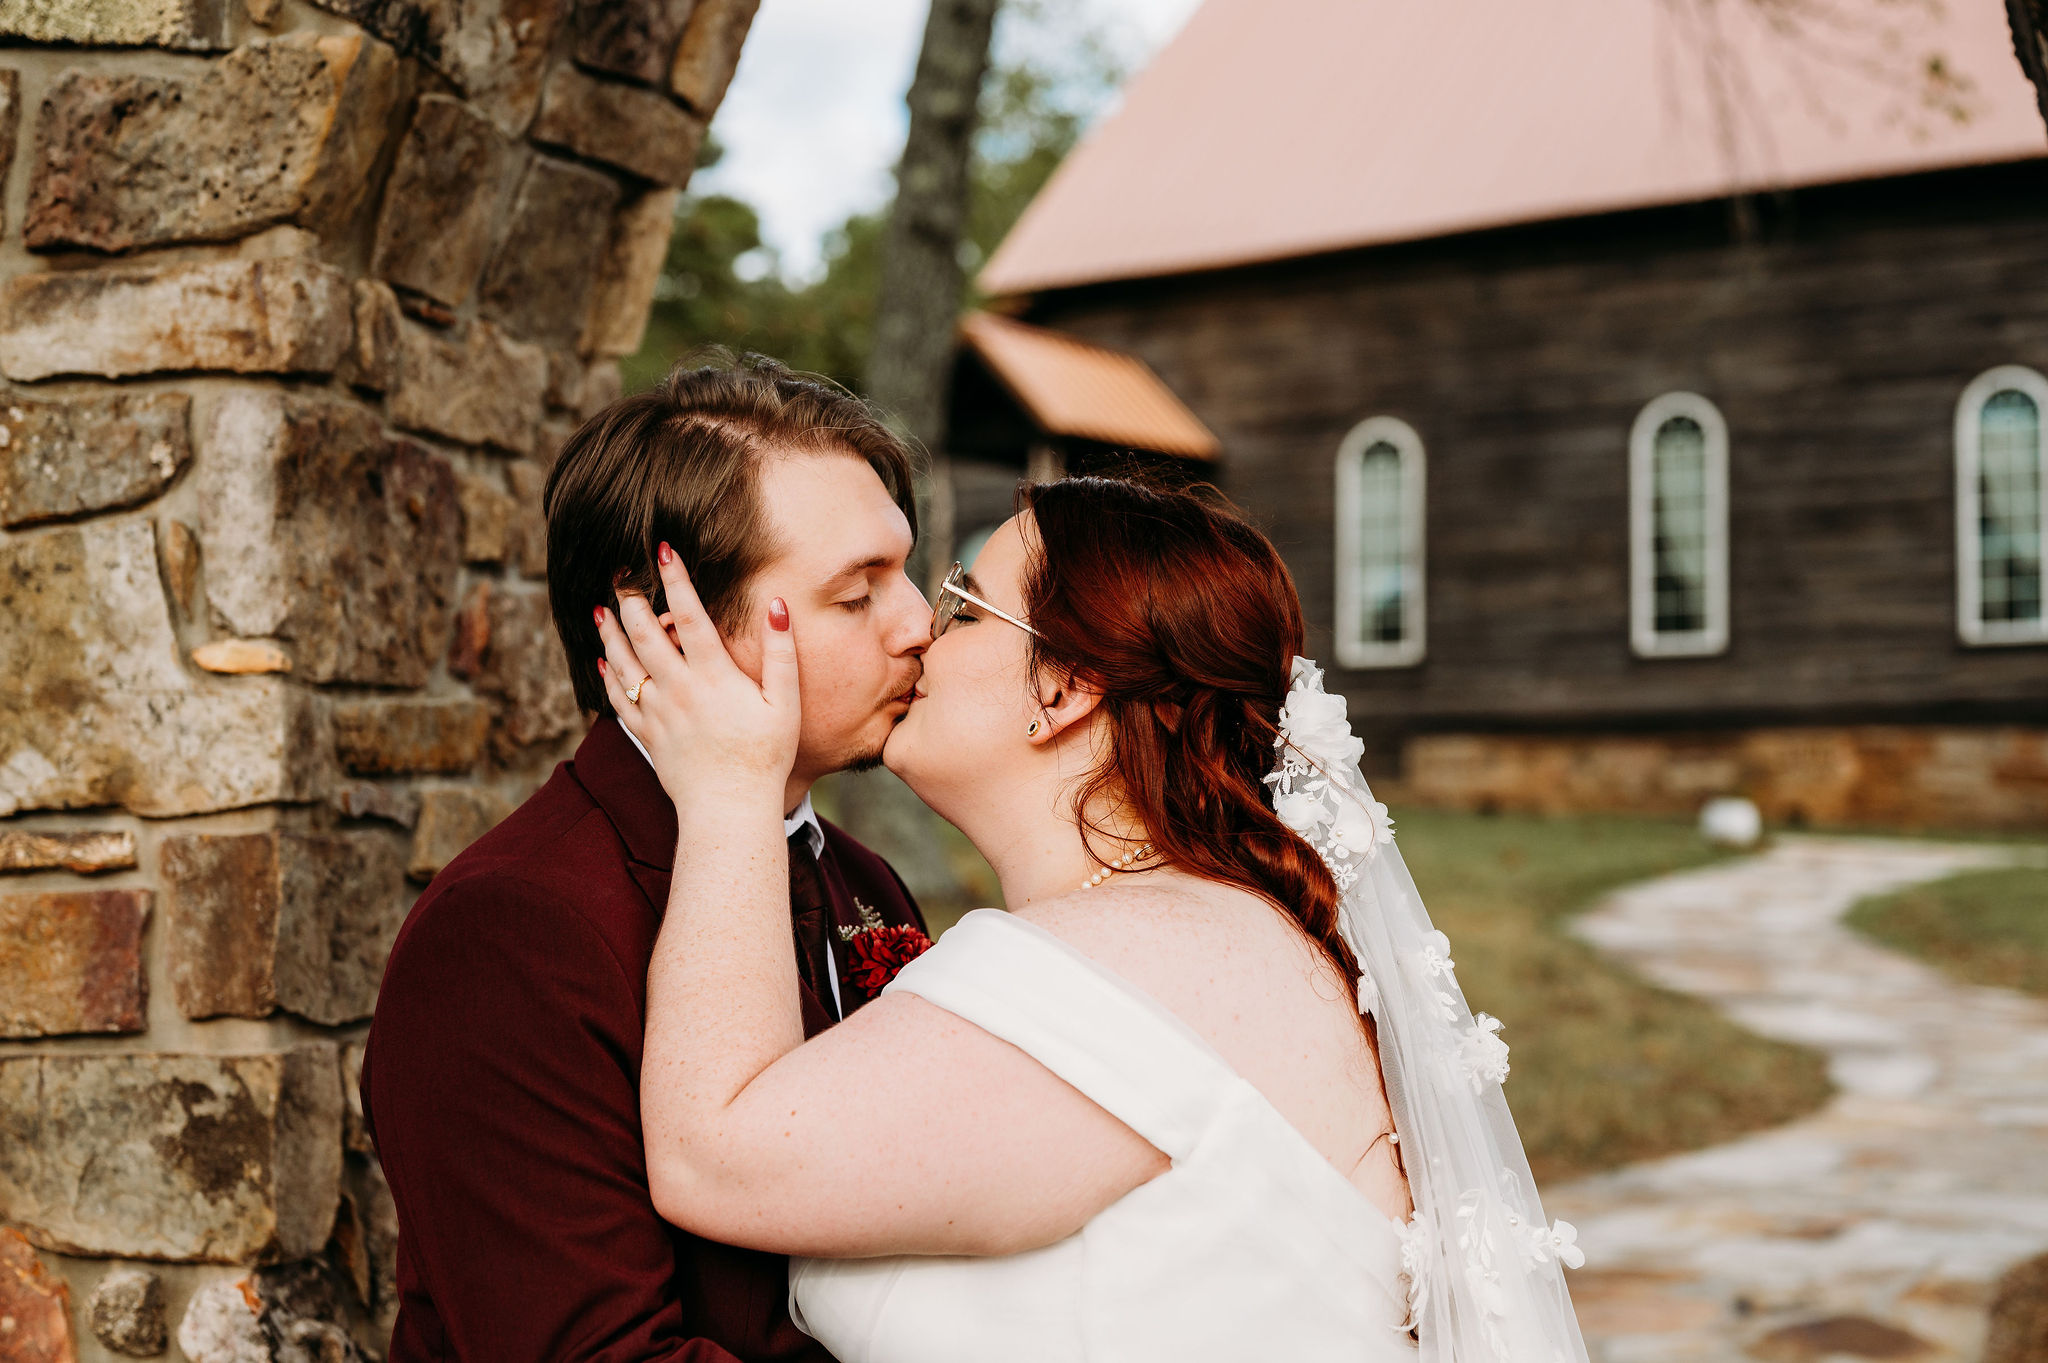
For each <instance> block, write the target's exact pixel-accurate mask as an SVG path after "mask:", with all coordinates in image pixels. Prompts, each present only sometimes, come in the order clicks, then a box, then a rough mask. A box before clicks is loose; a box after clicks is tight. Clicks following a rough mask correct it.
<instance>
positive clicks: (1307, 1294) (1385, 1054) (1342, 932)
mask: <svg viewBox="0 0 2048 1363" xmlns="http://www.w3.org/2000/svg"><path fill="white" fill-rule="evenodd" d="M1020 504H1021V507H1022V510H1021V511H1020V513H1019V514H1018V515H1017V516H1016V517H1014V518H1013V519H1012V520H1010V521H1009V522H1008V523H1006V524H1005V525H1004V526H1003V527H1002V528H1001V529H1000V530H999V531H998V532H996V534H995V535H994V536H993V537H992V538H991V539H990V540H989V542H988V545H987V547H986V548H985V549H984V550H983V551H982V553H981V555H980V557H979V558H978V559H977V561H976V563H975V565H974V566H975V572H974V573H972V574H969V573H963V572H961V571H960V570H959V569H958V568H957V567H956V568H955V569H954V572H953V574H952V575H951V576H950V577H949V578H948V579H947V581H946V584H945V586H944V588H943V589H942V590H941V592H940V595H939V600H938V603H937V608H936V610H935V611H934V614H933V623H932V635H933V638H932V643H931V645H930V647H929V649H928V650H927V651H926V652H925V655H924V659H923V662H924V676H923V680H922V681H921V683H920V684H919V686H918V688H917V698H916V700H915V701H914V703H913V704H912V705H911V707H910V710H909V713H908V714H907V715H906V716H905V717H904V718H903V720H902V721H901V722H900V723H899V725H898V726H897V728H896V730H895V732H894V734H893V735H892V736H891V738H890V739H889V742H888V747H887V750H886V754H885V759H886V761H887V763H888V765H889V767H890V769H891V770H893V771H895V772H896V773H897V774H899V775H900V776H901V777H902V778H903V779H904V780H905V781H906V782H908V783H909V784H910V786H911V788H912V789H913V790H915V791H916V792H917V794H918V795H919V796H920V797H922V798H923V799H924V800H925V801H926V802H927V803H928V804H930V805H931V807H932V808H933V809H934V810H936V811H938V813H940V814H941V815H943V816H944V817H945V818H947V819H949V820H951V821H952V822H953V823H954V824H956V825H958V826H959V828H960V829H961V830H962V831H963V832H964V833H966V835H967V836H968V837H969V838H970V839H972V841H973V842H974V845H975V846H976V847H977V848H978V849H979V850H980V851H981V852H982V854H983V855H984V856H986V857H987V859H988V861H989V863H990V864H991V865H992V866H993V867H994V868H995V870H996V872H997V874H998V875H999V877H1000V878H1001V882H1002V891H1003V899H1004V901H1005V903H1006V904H1007V905H1008V906H1009V908H1008V910H1007V911H999V910H994V909H982V910H977V911H975V912H973V913H970V914H968V915H967V916H966V917H965V918H963V919H962V920H961V921H960V923H959V924H958V925H957V926H956V927H954V928H953V929H952V930H951V931H950V932H949V933H948V934H947V935H946V937H945V940H944V941H942V942H941V943H939V944H938V945H936V946H934V947H932V948H931V949H930V950H929V951H927V952H925V953H924V954H922V955H920V956H918V957H917V958H916V959H914V960H912V961H911V962H910V963H909V964H908V965H906V966H904V967H903V968H902V969H901V970H900V972H899V973H897V974H896V975H895V977H894V979H893V981H891V982H889V983H888V984H887V986H886V988H884V989H883V990H882V991H881V996H880V997H879V998H877V999H876V1000H875V1001H874V1002H873V1003H871V1004H869V1005H868V1006H866V1007H864V1008H861V1009H860V1010H859V1011H858V1012H856V1013H854V1014H852V1015H851V1016H850V1017H848V1019H847V1020H846V1021H845V1022H843V1023H841V1024H839V1025H838V1026H836V1027H834V1028H832V1029H831V1030H829V1031H826V1032H824V1033H822V1034H821V1035H819V1036H818V1037H816V1038H815V1039H814V1040H811V1041H809V1042H806V1041H805V1040H804V1037H803V1027H802V1023H801V1019H800V1015H799V1010H798V994H797V987H796V977H795V975H794V974H793V972H792V971H791V970H790V966H789V963H790V959H791V956H792V954H793V952H794V946H793V943H792V939H791V927H790V917H789V913H788V906H787V898H786V893H785V890H784V888H783V887H785V886H786V885H787V883H788V881H787V877H786V874H785V869H784V868H785V858H786V847H785V844H784V841H783V838H784V833H783V822H782V816H783V809H782V798H783V790H784V781H785V777H786V774H787V773H788V771H789V768H790V764H791V762H792V760H793V756H794V753H795V751H796V740H797V729H798V713H797V679H796V654H795V648H794V644H793V641H792V639H791V635H790V633H789V617H788V612H787V610H786V609H785V608H784V607H783V605H782V603H781V602H780V601H779V600H777V601H771V602H767V603H763V605H762V607H761V612H760V620H761V625H760V628H761V632H762V643H763V653H762V656H763V662H762V665H761V675H760V676H759V677H758V678H754V677H750V676H748V675H747V674H745V673H744V672H742V671H741V670H740V669H739V668H738V667H737V666H736V665H735V664H734V663H733V662H732V661H731V658H730V656H729V654H728V653H727V651H726V649H725V646H724V644H723V643H722V641H721V639H720V637H719V635H718V633H717V631H716V629H715V628H714V627H713V626H712V625H711V623H710V622H709V621H708V620H707V619H705V617H704V614H703V611H702V610H701V608H699V607H698V605H697V598H696V596H695V593H694V592H693V591H692V590H691V588H690V586H689V582H688V579H687V576H686V575H685V574H684V573H683V571H682V569H681V567H680V565H679V563H677V562H676V561H675V560H674V558H673V556H668V558H669V561H668V562H667V563H666V564H665V565H664V566H663V568H662V573H663V578H664V583H665V586H666V588H667V594H668V600H669V602H670V604H671V605H672V607H673V608H674V610H675V619H674V622H673V628H674V630H675V639H676V640H679V641H680V644H681V648H680V651H679V650H678V649H677V647H676V645H675V643H673V642H671V638H670V636H669V635H668V634H667V633H665V632H664V631H663V629H662V627H661V624H660V623H658V622H657V621H656V619H655V617H654V615H653V612H652V610H651V609H650V608H649V606H648V605H647V603H646V602H645V601H644V600H643V599H641V598H639V597H630V598H627V599H626V600H624V601H623V602H622V604H621V609H620V615H619V620H620V622H621V623H622V624H623V626H624V629H623V632H622V631H621V629H620V627H619V625H617V624H614V625H611V626H609V627H608V628H607V630H606V632H605V642H606V647H607V659H608V666H607V667H606V668H605V672H606V678H607V686H608V688H609V689H610V691H611V692H612V697H611V698H612V700H613V702H614V705H615V706H616V708H617V710H618V713H619V715H620V716H621V719H622V721H623V722H624V723H625V724H626V726H627V727H628V728H629V729H630V730H631V731H632V733H633V734H634V735H635V736H636V737H637V738H639V739H640V740H641V742H642V743H643V744H644V745H645V746H646V747H647V749H648V751H649V752H650V754H651V755H652V758H653V761H654V764H655V767H656V769H657V771H658V772H659V774H660V776H661V780H662V783H663V785H664V787H665V788H666V789H667V791H668V793H669V794H670V795H671V796H672V797H673V798H674V800H675V804H676V811H677V817H678V819H679V820H680V822H681V824H682V828H683V837H682V839H681V842H680V844H679V845H681V846H683V847H687V848H690V849H692V855H691V856H690V858H689V859H688V860H687V861H683V862H679V864H678V865H677V866H676V870H675V878H674V881H673V885H672V890H671V894H670V898H669V903H668V908H667V914H666V918H665V920H664V922H663V925H662V928H661V936H660V940H659V942H658V944H657V946H656V948H655V953H654V958H653V963H652V966H651V968H650V971H649V978H648V994H647V1046H646V1059H645V1063H644V1068H643V1070H642V1075H641V1101H642V1117H643V1124H644V1129H645V1136H646V1145H647V1167H648V1174H649V1179H650V1183H651V1187H652V1191H653V1196H654V1201H655V1205H656V1207H657V1208H658V1209H659V1210H660V1211H661V1213H662V1215H663V1216H665V1217H667V1218H668V1219H669V1220H670V1221H672V1222H674V1223H675V1224H677V1225H679V1226H682V1227H684V1228H685V1229H687V1230H690V1231H692V1232H694V1233H696V1234H699V1235H702V1236H705V1237H708V1238H710V1239H714V1240H721V1241H725V1242H728V1243H731V1244H736V1245H742V1246H746V1247H750V1248H756V1249H762V1250H768V1251H773V1252H777V1253H785V1254H789V1255H792V1256H796V1257H795V1258H793V1259H792V1263H791V1271H790V1282H791V1311H792V1315H793V1316H794V1317H795V1318H796V1320H797V1321H798V1323H799V1324H800V1325H801V1326H802V1327H803V1328H804V1329H805V1330H807V1331H808V1332H809V1333H811V1334H812V1335H814V1336H815V1337H816V1338H817V1339H818V1340H819V1341H820V1342H822V1343H823V1344H824V1345H825V1347H826V1348H828V1349H829V1350H830V1351H831V1352H832V1353H833V1354H834V1355H835V1356H837V1357H838V1358H840V1359H841V1360H843V1361H844V1363H999V1361H1006V1360H1017V1363H1026V1361H1027V1360H1028V1363H1065V1361H1067V1360H1117V1361H1118V1363H1124V1361H1126V1360H1128V1361H1131V1363H1145V1361H1148V1360H1160V1363H1165V1361H1166V1360H1173V1361H1174V1363H1199V1361H1200V1360H1218V1363H1221V1361H1222V1360H1231V1361H1232V1363H1238V1361H1241V1360H1244V1359H1250V1358H1271V1359H1285V1360H1323V1359H1346V1360H1354V1361H1355V1360H1365V1361H1366V1363H1379V1361H1380V1360H1394V1359H1402V1358H1417V1357H1418V1355H1419V1358H1420V1360H1423V1361H1424V1363H1479V1360H1502V1361H1504V1363H1505V1361H1507V1360H1513V1361H1514V1363H1521V1361H1522V1360H1529V1363H1580V1361H1581V1360H1583V1359H1584V1358H1585V1350H1584V1346H1583V1344H1582V1343H1581V1342H1580V1339H1579V1333H1578V1328H1577V1325H1576V1323H1575V1321H1574V1318H1573V1315H1572V1310H1571V1304H1570V1300H1569V1297H1568V1296H1567V1294H1566V1292H1565V1288H1564V1284H1563V1278H1562V1275H1561V1273H1560V1271H1559V1269H1560V1264H1561V1263H1572V1264H1576V1262H1578V1261H1579V1260H1580V1259H1581V1256H1580V1254H1579V1252H1578V1250H1577V1249H1576V1247H1575V1246H1574V1245H1573V1244H1572V1243H1571V1242H1572V1231H1571V1228H1570V1227H1569V1226H1568V1225H1566V1224H1565V1223H1563V1222H1559V1223H1557V1224H1556V1225H1555V1226H1552V1225H1550V1224H1548V1223H1547V1222H1546V1221H1545V1220H1544V1218H1543V1214H1542V1211H1541V1209H1540V1207H1539V1205H1538V1202H1537V1198H1536V1193H1535V1189H1534V1187H1533V1185H1532V1183H1531V1181H1530V1176H1529V1170H1528V1164H1527V1162H1526V1160H1525V1159H1524V1157H1523V1153H1522V1147H1521V1142H1520V1140H1519V1138H1518V1137H1517V1135H1516V1133H1515V1129H1514V1125H1513V1122H1512V1120H1511V1119H1510V1118H1509V1116H1508V1112H1507V1108H1506V1105H1505V1103H1504V1101H1503V1099H1502V1097H1501V1093H1500V1081H1501V1080H1502V1079H1503V1078H1504V1077H1505V1076H1506V1074H1507V1069H1508V1065H1507V1048H1506V1046H1505V1045H1504V1044H1503V1043H1502V1042H1501V1041H1500V1039H1499V1038H1498V1037H1497V1036H1496V1035H1495V1032H1496V1031H1497V1030H1498V1029H1499V1026H1500V1024H1499V1023H1498V1022H1496V1021H1494V1020H1493V1019H1491V1018H1489V1017H1487V1016H1486V1015H1485V1014H1480V1015H1479V1017H1478V1018H1477V1019H1474V1018H1473V1017H1472V1015H1471V1014H1470V1013H1469V1012H1468V1011H1467V1010H1466V1006H1465V1003H1464V999H1463V995H1462V994H1461V993H1460V991H1459V989H1458V987H1457V983H1456V976H1455V973H1454V962H1453V961H1452V959H1451V957H1450V955H1449V943H1448V942H1447V941H1446V940H1445V939H1444V938H1443V936H1442V935H1441V934H1439V933H1436V932H1434V931H1433V930H1432V928H1431V927H1430V924H1429V920H1428V918H1427V916H1426V915H1425V914H1424V912H1423V910H1422V908H1421V904H1420V900H1419V898H1418V897H1417V896H1416V894H1415V890H1414V886H1413V883H1412V882H1411V881H1410V880H1409V878H1408V876H1407V873H1406V871H1405V870H1404V869H1403V867H1402V865H1401V862H1400V858H1399V856H1398V854H1397V853H1396V852H1395V850H1394V848H1393V846H1392V838H1393V834H1392V829H1391V826H1390V824H1389V822H1388V820H1387V816H1386V808H1385V806H1384V805H1381V804H1378V803H1377V802H1375V801H1374V800H1373V799H1372V796H1371V793H1370V792H1369V791H1368V790H1367V788H1366V785H1365V782H1364V780H1363V778H1362V777H1361V776H1360V774H1359V771H1358V766H1357V762H1358V757H1359V753H1360V751H1361V745H1360V744H1359V742H1358V740H1356V739H1355V738H1353V737H1352V736H1351V732H1350V729H1349V726H1348V725H1347V724H1346V723H1345V721H1344V702H1343V699H1342V698H1341V697H1337V696H1330V695H1326V694H1325V693H1324V692H1323V689H1322V685H1321V679H1320V677H1321V674H1320V673H1319V672H1318V671H1317V669H1316V668H1315V667H1314V666H1313V665H1312V664H1310V663H1308V662H1307V661H1306V660H1305V659H1302V658H1300V657H1298V656H1297V655H1298V654H1299V653H1300V652H1301V649H1302V646H1303V624H1302V616H1301V608H1300V603H1299V601H1298V599H1297V598H1296V595H1295V591H1294V587H1293V583H1292V581H1291V580H1290V578H1289V577H1288V574H1287V570H1286V568H1285V567H1284V566H1283V565H1282V563H1281V561H1280V557H1279V555H1278V553H1277V552H1276V551H1275V550H1274V549H1273V546H1272V545H1271V544H1270V543H1269V542H1268V541H1267V540H1266V539H1265V538H1264V537H1263V536H1262V535H1260V534H1259V533H1258V532H1257V531H1256V530H1254V529H1253V528H1252V527H1251V526H1250V525H1248V524H1247V523H1246V522H1245V521H1244V520H1243V519H1241V518H1240V517H1239V516H1237V515H1236V514H1235V513H1234V512H1232V511H1231V510H1230V509H1228V508H1227V507H1226V506H1224V505H1222V504H1220V501H1219V499H1215V498H1210V497H1203V496H1198V495H1196V494H1192V493H1186V492H1179V491H1167V490H1161V489H1158V488H1153V487H1148V486H1143V485H1140V484H1136V483H1131V482H1124V481H1118V480H1109V479H1096V478H1074V479H1068V480H1066V481H1063V482H1059V483H1053V484H1047V485H1040V486H1033V487H1027V488H1026V489H1025V490H1024V491H1023V492H1022V493H1021V494H1020ZM642 676H644V677H646V678H648V680H647V682H646V684H645V686H644V692H645V694H643V695H641V696H640V697H639V700H638V703H637V704H636V703H629V702H628V700H627V697H626V694H625V687H624V686H623V685H622V684H621V680H620V679H621V678H622V677H642ZM884 931H891V930H888V929H884ZM894 931H900V930H894ZM842 945H845V944H842Z"/></svg>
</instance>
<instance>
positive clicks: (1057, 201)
mask: <svg viewBox="0 0 2048 1363" xmlns="http://www.w3.org/2000/svg"><path fill="white" fill-rule="evenodd" d="M1828 16H1839V20H1838V21H1836V22H1830V21H1829V18H1828ZM1936 61H1938V62H1939V69H1938V70H1936V69H1935V68H1934V67H1932V66H1930V63H1933V62H1936ZM1943 77H1947V78H1948V79H1944V78H1943ZM1723 110H1725V111H1726V112H1725V113H1722V112H1718V111H1723ZM1959 112H1960V113H1964V114H1966V115H1967V116H1966V117H1957V114H1958V113H1959ZM2044 154H2048V136H2044V133H2043V129H2042V123H2041V116H2040V114H2039V113H2038V111H2037V110H2036V108H2035V103H2034V92H2033V87H2032V86H2030V85H2029V84H2028V83H2027V80H2026V77H2025V76H2024V75H2022V74H2021V72H2020V69H2019V64H2018V62H2017V61H2016V60H2015V59H2014V57H2013V53H2012V40H2011V36H2010V34H2009V32H2008V30H2007V28H2006V20H2005V14H2004V6H2002V5H2000V4H1998V3H1996V0H1799V3H1788V2H1787V0H1768V2H1767V0H1207V2H1206V3H1205V4H1204V5H1203V6H1202V8H1201V9H1200V10H1199V11H1197V12H1196V13H1195V15H1194V17H1193V18H1191V19H1190V20H1189V21H1188V24H1187V27H1186V28H1185V29H1184V30H1183V31H1182V32H1181V34H1180V36H1179V37H1177V38H1176V39H1175V40H1174V41H1173V42H1172V43H1170V44H1169V45H1168V46H1167V47H1166V49H1165V50H1164V51H1163V52H1162V53H1161V54H1160V55H1159V57H1158V58H1157V59H1156V60H1155V61H1154V62H1153V63H1152V65H1151V66H1150V67H1149V68H1147V69H1146V70H1145V71H1143V72H1141V73H1140V74H1139V75H1138V76H1137V77H1136V78H1135V79H1133V81H1132V82H1131V84H1130V86H1129V87H1128V88H1127V90H1126V92H1125V95H1124V101H1123V104H1122V106H1121V107H1120V108H1119V109H1118V110H1116V111H1115V112H1114V113H1112V114H1111V115H1110V116H1108V117H1107V118H1106V119H1104V120H1103V122H1102V123H1101V124H1100V125H1099V126H1098V127H1097V128H1096V129H1095V131H1094V132H1093V133H1091V134H1090V135H1089V137H1088V138H1087V139H1086V140H1084V141H1083V143H1082V144H1081V146H1079V147H1078V148H1076V150H1075V151H1074V153H1073V154H1072V155H1071V156H1069V157H1068V158H1067V160H1066V162H1065V164H1064V165H1062V166H1061V167H1060V169H1059V171H1058V172H1057V173H1056V174H1055V175H1054V176H1053V178H1052V180H1051V181H1050V183H1048V184H1047V185H1046V187H1045V189H1044V190H1043V191H1042V192H1041V193H1040V194H1039V196H1038V197H1037V199H1035V200H1034V201H1033V202H1032V204H1031V206H1030V207H1029V208H1028V209H1027V210H1026V211H1025V213H1024V215H1023V217H1022V218H1021V219H1020V220H1019V221H1018V223H1017V226H1016V227H1015V229H1013V230H1012V231H1011V233H1010V235H1009V237H1008V238H1007V239H1006V240H1005V241H1004V242H1003V244H1002V246H1001V248H1000V249H998V250H997V251H996V253H995V255H994V256H993V257H992V258H991V259H990V261H989V263H988V266H987V267H986V268H985V269H984V270H983V271H982V274H981V280H980V282H981V287H982V288H983V289H984V290H986V291H987V292H989V293H991V294H995V295H1005V294H1009V295H1014V294H1020V293H1029V292H1035V291H1039V290H1043V289H1048V288H1056V287H1060V286H1063V285H1071V284H1080V283H1087V282H1090V281H1095V280H1105V279H1122V278H1132V277H1137V276H1144V275H1164V274H1177V273H1181V272H1183V271H1188V270H1197V269H1205V268H1214V267H1218V266H1224V265H1236V264H1244V263H1248V262H1252V261H1258V260H1271V259H1279V258H1283V257H1288V256H1298V255H1307V254H1311V253H1314V252H1318V251H1327V250H1334V249H1340V248H1344V247H1352V246H1364V245H1371V244H1376V243H1382V242H1393V241H1404V240H1416V239H1420V238H1426V237H1433V236H1440V235H1445V234H1448V233H1453V232H1460V231H1467V230H1471V229H1476V228H1485V227H1495V226H1504V225H1509V224H1514V223H1524V222H1535V221H1540V220H1544V219H1551V218H1562V217H1571V216H1576V215H1580V214H1585V213H1594V212H1602V211H1607V210H1613V209H1623V208H1634V207H1643V206H1647V205H1652V204H1664V203H1681V202H1687V201H1693V200H1700V199H1711V198H1717V197H1720V196H1722V195H1725V194H1727V193H1729V192H1731V191H1732V190H1735V189H1745V190H1754V189H1765V188H1785V187H1794V186H1799V185H1810V184H1826V183H1833V182H1843V181H1851V180H1861V179H1872V178H1877V177H1881V176H1888V175H1897V174H1903V173H1907V172H1912V171H1920V170H1931V169H1937V168H1942V167H1949V166H1960V165H1971V164H1980V163H1990V162H2000V161H2013V160H2020V159H2024V158H2030V157H2039V156H2042V155H2044Z"/></svg>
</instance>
